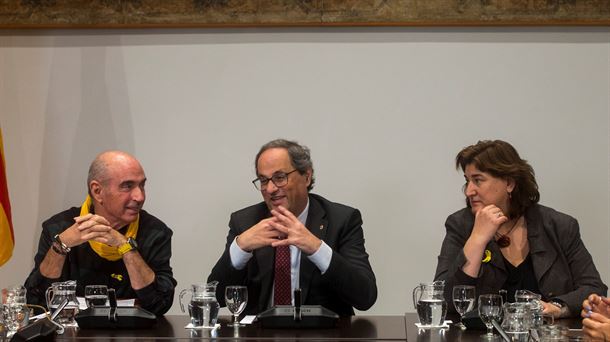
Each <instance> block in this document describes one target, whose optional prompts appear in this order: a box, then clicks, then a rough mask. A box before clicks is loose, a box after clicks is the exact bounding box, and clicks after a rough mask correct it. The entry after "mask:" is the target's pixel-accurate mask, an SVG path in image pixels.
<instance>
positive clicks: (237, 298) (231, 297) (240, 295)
mask: <svg viewBox="0 0 610 342" xmlns="http://www.w3.org/2000/svg"><path fill="white" fill-rule="evenodd" d="M225 303H226V304H227V309H229V311H231V313H233V323H232V324H231V323H229V324H228V326H229V327H240V326H242V324H239V322H238V321H237V317H238V316H239V314H241V313H242V311H244V309H245V308H246V304H248V288H247V287H245V286H227V287H226V288H225Z"/></svg>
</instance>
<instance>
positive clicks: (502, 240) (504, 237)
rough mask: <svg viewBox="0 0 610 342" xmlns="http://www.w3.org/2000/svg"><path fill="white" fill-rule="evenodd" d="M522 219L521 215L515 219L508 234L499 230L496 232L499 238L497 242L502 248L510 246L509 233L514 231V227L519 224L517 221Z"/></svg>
mask: <svg viewBox="0 0 610 342" xmlns="http://www.w3.org/2000/svg"><path fill="white" fill-rule="evenodd" d="M520 219H521V217H518V218H517V219H516V220H515V223H513V226H512V227H510V229H509V230H508V232H506V234H500V233H499V232H496V237H497V238H498V239H497V240H496V243H497V244H498V246H500V248H506V247H508V246H510V242H511V241H510V237H508V235H509V234H510V233H511V232H512V231H513V229H515V227H516V226H517V222H519V220H520Z"/></svg>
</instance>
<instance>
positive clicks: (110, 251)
mask: <svg viewBox="0 0 610 342" xmlns="http://www.w3.org/2000/svg"><path fill="white" fill-rule="evenodd" d="M90 207H91V196H89V195H87V198H86V199H85V202H83V206H82V207H81V208H80V216H84V215H87V214H89V208H90ZM139 226H140V215H138V217H137V218H136V220H135V221H133V222H131V223H130V224H129V227H127V233H125V237H126V238H134V239H135V238H136V235H137V234H138V227H139ZM89 245H90V246H91V248H92V249H93V250H94V251H95V253H97V255H99V256H101V257H102V258H104V259H106V260H110V261H117V260H119V259H121V255H120V254H119V248H118V247H113V246H108V245H107V244H105V243H101V242H97V241H93V240H89Z"/></svg>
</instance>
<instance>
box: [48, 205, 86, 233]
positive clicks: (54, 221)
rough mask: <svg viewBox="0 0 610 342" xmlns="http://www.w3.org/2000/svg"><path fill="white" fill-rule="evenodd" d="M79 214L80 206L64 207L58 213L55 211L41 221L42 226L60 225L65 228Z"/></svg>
mask: <svg viewBox="0 0 610 342" xmlns="http://www.w3.org/2000/svg"><path fill="white" fill-rule="evenodd" d="M79 215H80V208H78V207H72V208H70V209H66V210H64V211H62V212H60V213H57V214H55V215H53V216H51V217H50V218H48V219H47V220H45V221H44V222H43V223H42V226H43V227H45V228H48V227H53V226H60V227H64V226H65V228H67V227H69V226H71V225H72V224H73V223H74V218H75V217H77V216H79Z"/></svg>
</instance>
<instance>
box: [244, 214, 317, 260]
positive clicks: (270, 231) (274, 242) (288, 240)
mask: <svg viewBox="0 0 610 342" xmlns="http://www.w3.org/2000/svg"><path fill="white" fill-rule="evenodd" d="M321 244H322V240H320V239H318V238H317V237H316V236H315V235H313V234H312V233H311V232H310V231H309V230H308V229H307V228H306V227H305V226H304V225H303V224H302V223H301V221H299V219H298V218H297V217H296V216H294V214H293V213H291V212H290V211H289V210H288V209H286V208H284V207H283V206H279V207H277V209H273V210H271V217H269V218H266V219H263V220H261V221H260V222H259V223H257V224H255V225H254V226H252V227H250V228H249V229H247V230H246V231H245V232H243V233H242V234H240V235H239V238H238V239H237V245H238V246H239V247H240V248H241V249H242V250H244V251H247V252H251V251H253V250H255V249H258V248H261V247H265V246H271V247H278V246H288V245H294V246H296V247H297V248H298V249H300V250H301V251H302V252H303V253H305V254H307V255H311V254H313V253H315V252H316V251H317V250H318V249H319V248H320V245H321Z"/></svg>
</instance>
